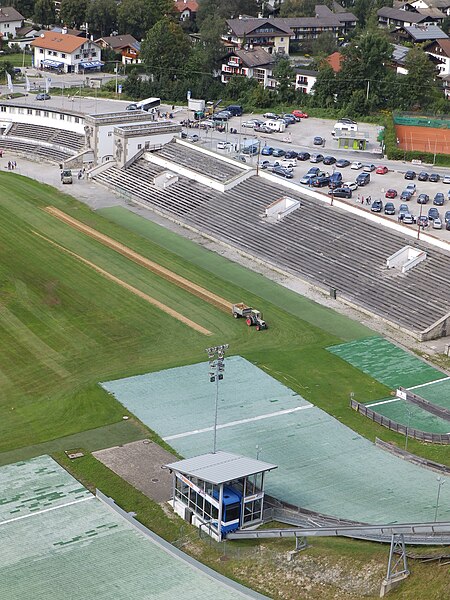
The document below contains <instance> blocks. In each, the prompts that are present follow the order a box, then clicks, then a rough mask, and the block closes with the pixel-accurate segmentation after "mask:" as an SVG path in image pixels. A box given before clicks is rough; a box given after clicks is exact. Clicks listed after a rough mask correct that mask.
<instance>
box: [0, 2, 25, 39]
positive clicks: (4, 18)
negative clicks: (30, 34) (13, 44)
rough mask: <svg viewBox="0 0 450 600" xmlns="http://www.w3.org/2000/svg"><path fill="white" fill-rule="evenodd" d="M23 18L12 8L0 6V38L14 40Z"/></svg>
mask: <svg viewBox="0 0 450 600" xmlns="http://www.w3.org/2000/svg"><path fill="white" fill-rule="evenodd" d="M23 19H24V17H23V16H22V15H21V14H20V12H18V11H17V10H16V9H15V8H13V7H12V6H0V37H1V38H15V37H16V35H17V33H16V32H17V30H18V29H20V28H21V27H22V22H23Z"/></svg>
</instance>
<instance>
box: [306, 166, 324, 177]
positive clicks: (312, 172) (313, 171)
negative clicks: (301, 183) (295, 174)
mask: <svg viewBox="0 0 450 600" xmlns="http://www.w3.org/2000/svg"><path fill="white" fill-rule="evenodd" d="M321 172H322V171H321V170H320V167H309V169H308V171H307V173H306V174H307V175H319V173H321Z"/></svg>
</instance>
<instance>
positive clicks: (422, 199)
mask: <svg viewBox="0 0 450 600" xmlns="http://www.w3.org/2000/svg"><path fill="white" fill-rule="evenodd" d="M429 201H430V196H429V195H428V194H419V195H418V196H417V204H428V202H429Z"/></svg>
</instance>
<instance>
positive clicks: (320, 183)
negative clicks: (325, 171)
mask: <svg viewBox="0 0 450 600" xmlns="http://www.w3.org/2000/svg"><path fill="white" fill-rule="evenodd" d="M329 183H330V178H329V177H327V176H326V175H322V177H315V179H313V182H312V184H313V187H325V186H326V185H329Z"/></svg>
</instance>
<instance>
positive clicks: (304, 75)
mask: <svg viewBox="0 0 450 600" xmlns="http://www.w3.org/2000/svg"><path fill="white" fill-rule="evenodd" d="M318 74H319V73H318V71H310V70H308V69H295V89H296V90H298V91H299V92H302V93H303V94H311V93H312V88H313V87H314V84H315V83H316V81H317V75H318Z"/></svg>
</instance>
